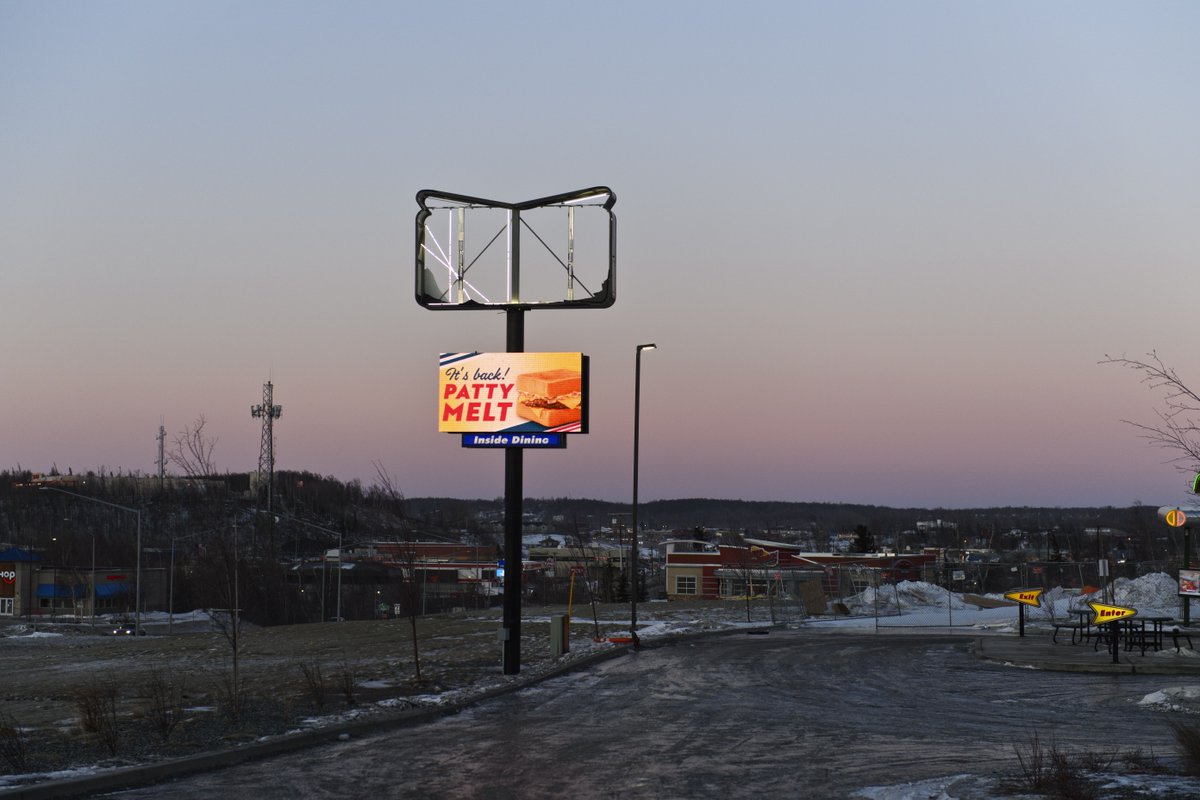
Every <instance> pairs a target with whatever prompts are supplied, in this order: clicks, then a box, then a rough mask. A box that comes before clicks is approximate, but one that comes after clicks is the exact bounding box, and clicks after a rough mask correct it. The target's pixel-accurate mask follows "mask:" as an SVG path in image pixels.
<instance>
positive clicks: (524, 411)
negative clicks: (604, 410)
mask: <svg viewBox="0 0 1200 800" xmlns="http://www.w3.org/2000/svg"><path fill="white" fill-rule="evenodd" d="M517 392H518V394H519V398H518V400H517V416H518V417H523V418H524V419H527V420H530V421H532V422H536V423H537V424H539V425H542V426H545V427H547V428H557V427H558V426H559V425H566V424H567V423H569V422H578V421H579V420H580V419H582V417H583V376H582V375H581V374H580V373H578V372H575V371H574V370H570V369H551V370H546V371H545V372H526V373H525V374H524V375H518V376H517Z"/></svg>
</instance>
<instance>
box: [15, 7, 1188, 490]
mask: <svg viewBox="0 0 1200 800" xmlns="http://www.w3.org/2000/svg"><path fill="white" fill-rule="evenodd" d="M1198 22H1200V9H1197V7H1196V6H1194V5H1192V4H1186V3H1147V4H1137V5H1132V4H1121V3H1103V2H1102V3H1058V4H1053V5H1049V6H1047V5H1045V4H1039V3H1004V4H979V3H972V4H966V3H934V2H916V3H903V4H899V3H882V2H851V3H748V4H737V5H733V4H727V3H723V4H717V3H686V4H685V3H655V4H641V3H620V2H617V3H605V4H602V5H594V6H578V7H577V6H572V5H569V4H567V5H564V4H561V3H554V4H550V3H544V4H539V3H519V4H513V5H511V6H502V5H499V4H485V3H462V4H454V5H438V4H392V3H349V4H343V3H337V4H335V3H270V2H267V3H254V4H244V3H192V2H179V3H170V4H153V3H135V2H110V3H94V4H82V3H43V2H36V3H35V2H5V3H3V4H0V116H2V117H3V119H4V124H3V125H0V177H2V179H3V185H4V186H5V190H4V191H3V192H0V270H2V272H3V275H4V276H5V277H4V285H5V290H4V292H3V293H2V295H0V326H2V327H0V334H3V336H4V339H5V341H7V342H9V343H10V347H9V348H8V350H7V352H6V354H5V356H4V358H3V359H0V364H3V365H4V372H5V373H6V376H5V380H4V381H2V382H0V412H3V413H4V416H5V418H6V419H9V420H13V421H14V424H12V425H10V426H7V428H6V430H5V431H4V433H3V434H0V455H3V456H5V459H4V460H5V462H6V466H9V467H15V466H16V465H18V464H20V465H21V466H22V467H25V468H29V469H35V470H42V469H48V468H49V467H50V466H51V465H54V464H57V465H58V467H59V468H60V469H64V470H65V469H66V468H67V467H71V468H74V469H76V470H80V469H97V468H100V467H105V468H107V469H114V470H115V469H123V470H126V471H135V470H141V471H143V472H148V471H152V470H153V469H154V458H155V455H156V453H155V449H154V447H155V444H154V437H155V435H156V433H157V430H158V425H159V424H160V420H161V421H162V424H164V425H165V427H166V429H167V430H168V432H169V433H174V432H177V431H179V430H181V429H182V428H183V427H184V426H185V425H187V424H189V423H190V422H191V421H192V420H193V419H194V418H195V417H196V416H197V415H198V414H204V415H206V417H207V418H208V420H209V428H210V430H211V431H212V432H213V435H215V436H217V437H218V443H217V446H216V449H215V451H214V458H215V461H216V462H217V465H218V467H220V468H221V469H228V470H246V469H253V468H254V467H255V465H256V463H257V455H258V443H259V442H258V434H259V428H258V422H257V421H256V420H253V419H252V418H251V417H250V415H249V406H250V405H252V404H254V403H256V402H258V401H259V400H260V398H261V386H262V383H263V382H264V381H266V380H267V379H268V378H270V379H272V380H273V382H274V384H275V391H276V395H275V396H276V402H278V403H280V404H282V405H283V406H284V416H283V417H282V418H281V420H280V421H279V425H278V428H277V429H276V438H277V442H278V464H279V466H280V467H281V468H289V469H307V470H310V471H314V472H319V473H324V474H333V475H337V476H338V477H341V478H344V479H349V478H354V477H358V478H360V479H362V480H363V481H364V482H366V483H370V482H371V481H372V480H373V479H374V475H375V471H374V466H373V465H374V463H376V462H379V463H382V464H384V465H386V466H387V468H388V469H389V471H390V472H392V473H393V474H394V475H396V476H397V477H398V480H399V482H400V484H401V488H402V489H403V490H404V491H405V492H406V493H407V494H410V495H428V494H452V495H458V496H468V497H476V496H482V497H492V496H498V495H499V494H501V493H502V491H503V471H502V467H501V459H500V456H499V454H497V453H480V452H473V451H463V450H462V449H461V448H460V447H459V446H458V444H457V441H456V440H455V439H454V438H453V437H451V436H448V435H445V434H438V433H437V430H436V418H435V412H434V408H435V397H434V392H435V391H436V355H437V353H438V352H441V351H455V350H502V349H503V348H504V322H503V318H502V317H501V316H500V315H498V314H494V313H490V312H462V313H457V312H456V313H436V312H430V311H426V310H424V309H422V308H420V307H418V306H417V305H416V303H415V302H414V301H413V299H412V288H411V287H412V271H413V265H412V248H413V244H412V243H413V217H414V215H415V214H416V210H417V209H416V203H415V201H414V199H413V198H414V195H415V193H416V192H417V191H418V190H419V189H423V188H434V189H442V190H447V191H453V192H460V193H463V194H469V195H476V196H484V197H492V198H496V199H501V200H523V199H529V198H533V197H539V196H543V195H548V194H554V193H558V192H564V191H569V190H573V189H578V188H583V187H587V186H592V185H597V184H602V185H607V186H610V187H612V188H613V190H614V191H615V192H616V195H617V198H618V202H617V205H616V207H615V212H616V214H617V217H618V219H619V241H618V275H619V281H618V285H619V291H618V296H617V302H616V305H615V306H613V308H611V309H608V310H604V311H595V310H587V311H545V312H535V313H533V314H531V315H529V319H528V321H527V333H526V345H527V348H528V349H530V350H552V351H560V350H567V351H573V350H578V351H582V352H585V353H588V354H589V355H590V356H591V357H592V369H593V390H594V395H593V398H592V401H593V416H592V433H590V434H589V435H588V436H587V437H576V438H575V439H573V440H572V442H571V444H570V446H569V447H568V448H567V450H566V451H562V452H553V453H531V454H529V456H528V457H527V458H526V491H527V493H528V494H530V495H533V496H577V497H603V498H609V499H627V498H628V497H629V496H630V494H631V483H630V481H631V475H630V471H631V462H632V397H633V391H632V390H633V361H634V347H635V346H636V344H637V343H639V342H645V341H656V342H657V343H658V344H659V350H658V351H655V352H653V353H650V354H647V355H646V356H645V357H644V358H645V361H644V370H645V372H644V381H643V411H642V414H643V416H642V423H643V435H642V443H641V447H642V459H641V481H642V483H641V487H642V488H641V497H642V498H645V499H653V498H657V497H687V496H721V497H741V498H746V499H785V500H786V499H797V500H846V501H856V502H869V503H879V504H886V505H935V506H936V505H941V506H966V505H985V504H986V505H991V504H1016V505H1026V504H1028V505H1035V504H1036V505H1042V504H1046V505H1075V504H1117V505H1124V504H1127V503H1131V502H1133V501H1134V500H1141V501H1142V502H1145V503H1148V504H1161V503H1169V502H1179V501H1180V499H1181V498H1182V496H1181V493H1182V491H1183V487H1184V485H1185V481H1184V476H1183V475H1181V474H1180V473H1178V472H1177V471H1176V470H1175V468H1174V467H1173V466H1172V465H1170V464H1167V463H1165V462H1166V461H1167V460H1168V458H1169V454H1168V453H1165V452H1163V451H1159V450H1154V449H1152V448H1149V447H1147V446H1146V445H1145V444H1144V443H1143V442H1141V440H1139V439H1138V438H1137V436H1136V432H1135V431H1134V430H1133V429H1132V428H1130V427H1129V426H1128V425H1124V424H1122V423H1121V421H1120V420H1122V419H1136V420H1139V421H1152V420H1153V416H1152V415H1153V407H1154V403H1155V401H1156V399H1157V398H1156V396H1155V395H1154V393H1153V392H1151V391H1150V390H1148V389H1147V388H1146V387H1144V386H1141V385H1139V384H1138V382H1137V380H1136V376H1134V375H1133V374H1131V373H1126V372H1123V371H1121V370H1119V369H1116V368H1114V367H1111V366H1101V365H1099V364H1098V362H1099V361H1101V360H1102V359H1103V358H1104V356H1105V354H1114V355H1119V354H1123V353H1124V354H1129V355H1135V356H1136V355H1140V354H1143V353H1145V352H1146V351H1148V350H1151V349H1157V350H1158V352H1159V353H1160V354H1161V355H1162V356H1163V358H1164V359H1165V360H1166V361H1168V362H1169V363H1172V364H1174V365H1175V366H1177V367H1178V368H1179V369H1180V370H1181V372H1182V373H1183V374H1184V375H1185V376H1187V375H1188V374H1189V373H1192V370H1193V366H1192V363H1191V360H1189V356H1190V355H1191V352H1190V350H1191V348H1190V347H1189V344H1190V336H1189V333H1190V330H1189V329H1190V326H1189V324H1188V316H1189V313H1188V312H1189V310H1190V309H1189V307H1188V306H1187V305H1186V303H1187V298H1188V297H1189V295H1188V294H1187V293H1186V291H1183V290H1184V287H1185V283H1184V281H1185V277H1186V276H1187V274H1188V268H1189V267H1192V266H1193V264H1194V261H1195V254H1196V253H1197V252H1198V251H1200V248H1198V245H1200V226H1197V225H1196V224H1195V222H1194V219H1195V217H1196V211H1197V209H1198V207H1200V203H1198V200H1200V180H1198V178H1200V175H1198V174H1197V173H1198V172H1200V162H1198V159H1197V148H1196V145H1195V143H1196V142H1197V141H1200V117H1198V115H1200V111H1198V110H1197V105H1196V103H1195V102H1194V97H1195V89H1194V87H1195V85H1196V83H1197V78H1198V77H1200V74H1198V73H1200V69H1198V67H1200V63H1198V61H1200V58H1198V56H1197V51H1196V48H1195V46H1194V42H1195V38H1196V34H1197V32H1198V31H1200V25H1198ZM1192 374H1196V376H1197V377H1196V381H1195V382H1197V383H1200V369H1197V370H1196V371H1195V372H1194V373H1192ZM1182 499H1186V498H1182Z"/></svg>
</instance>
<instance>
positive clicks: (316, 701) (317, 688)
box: [300, 661, 329, 708]
mask: <svg viewBox="0 0 1200 800" xmlns="http://www.w3.org/2000/svg"><path fill="white" fill-rule="evenodd" d="M300 674H301V675H303V676H304V689H305V691H306V692H307V694H308V699H309V700H311V701H312V703H313V705H315V706H316V707H317V708H324V707H325V700H326V699H327V694H328V688H329V687H328V686H326V685H325V676H324V675H322V674H321V665H320V664H318V663H317V662H315V661H313V662H310V663H305V664H301V665H300Z"/></svg>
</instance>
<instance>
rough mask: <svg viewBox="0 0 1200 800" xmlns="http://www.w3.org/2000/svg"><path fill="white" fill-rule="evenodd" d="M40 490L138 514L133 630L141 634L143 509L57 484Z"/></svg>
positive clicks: (93, 546)
mask: <svg viewBox="0 0 1200 800" xmlns="http://www.w3.org/2000/svg"><path fill="white" fill-rule="evenodd" d="M38 489H39V491H43V492H45V491H50V492H58V493H59V494H66V495H70V496H71V497H78V498H79V499H80V500H88V501H90V502H93V503H99V504H100V505H102V506H108V507H109V508H119V509H120V510H122V511H128V512H129V513H131V514H136V515H137V568H136V572H135V576H134V584H133V631H134V634H135V635H141V632H142V511H141V509H139V508H130V507H129V506H122V505H118V504H117V503H110V502H108V501H107V500H100V499H98V498H95V497H89V496H88V495H86V494H79V493H78V492H68V491H67V490H66V489H59V488H58V487H57V486H40V487H38ZM95 553H96V539H95V537H94V536H93V538H92V614H93V615H94V614H95V613H96V612H95V609H96V562H95Z"/></svg>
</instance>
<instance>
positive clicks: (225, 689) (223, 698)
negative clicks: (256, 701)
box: [216, 670, 250, 726]
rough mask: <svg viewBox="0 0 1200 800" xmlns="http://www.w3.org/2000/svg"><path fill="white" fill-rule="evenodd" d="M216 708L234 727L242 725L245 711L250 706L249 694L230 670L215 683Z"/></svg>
mask: <svg viewBox="0 0 1200 800" xmlns="http://www.w3.org/2000/svg"><path fill="white" fill-rule="evenodd" d="M216 694H217V707H218V708H220V709H221V713H222V714H224V715H225V718H226V719H227V720H229V722H230V723H231V724H233V725H234V726H239V725H241V724H242V720H243V719H245V716H246V710H247V708H248V707H249V705H250V692H249V691H247V690H246V686H245V684H244V683H243V682H242V681H240V680H238V678H237V674H236V673H235V672H233V671H232V670H230V671H228V672H225V673H223V674H222V675H221V677H220V679H219V680H218V681H217V691H216Z"/></svg>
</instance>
